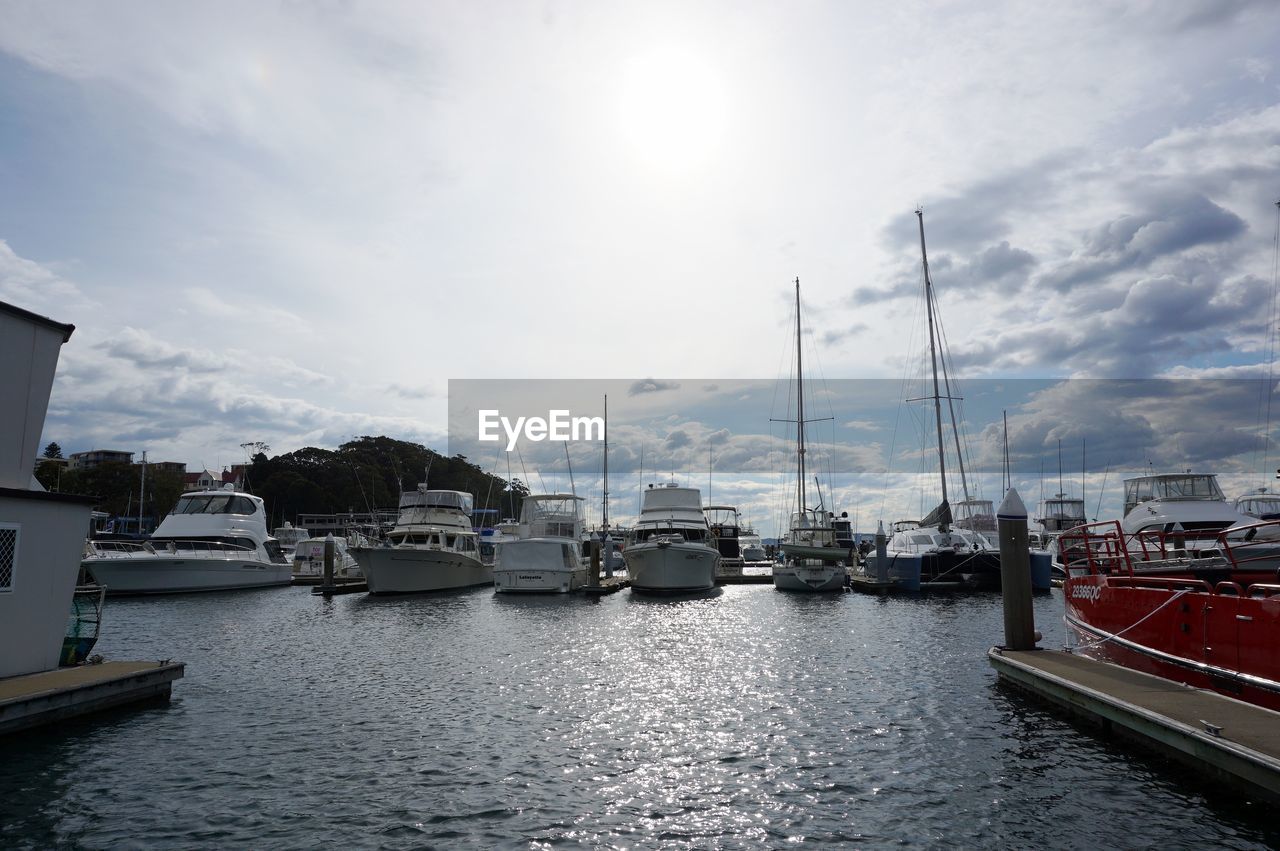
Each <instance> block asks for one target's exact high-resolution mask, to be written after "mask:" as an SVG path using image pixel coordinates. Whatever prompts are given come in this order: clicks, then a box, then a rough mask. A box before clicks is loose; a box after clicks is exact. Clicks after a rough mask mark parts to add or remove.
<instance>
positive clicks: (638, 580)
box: [622, 542, 720, 594]
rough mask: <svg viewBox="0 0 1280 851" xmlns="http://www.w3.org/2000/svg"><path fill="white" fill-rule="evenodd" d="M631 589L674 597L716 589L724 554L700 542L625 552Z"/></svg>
mask: <svg viewBox="0 0 1280 851" xmlns="http://www.w3.org/2000/svg"><path fill="white" fill-rule="evenodd" d="M622 557H623V558H624V559H625V560H626V563H627V575H628V576H630V577H631V590H633V591H639V592H641V593H652V594H673V593H685V592H691V591H708V590H710V589H712V588H714V587H715V584H716V568H717V566H718V564H719V562H720V553H718V552H717V551H716V550H714V549H712V548H711V547H707V546H703V545H701V544H696V543H688V542H684V543H677V542H672V543H647V542H646V543H640V544H632V545H631V546H629V547H627V548H626V549H625V550H623V551H622Z"/></svg>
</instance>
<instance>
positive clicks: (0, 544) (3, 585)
mask: <svg viewBox="0 0 1280 851" xmlns="http://www.w3.org/2000/svg"><path fill="white" fill-rule="evenodd" d="M18 528H19V527H17V526H15V525H13V524H10V523H3V524H0V594H2V593H4V592H6V591H12V590H13V574H14V571H15V570H17V567H18Z"/></svg>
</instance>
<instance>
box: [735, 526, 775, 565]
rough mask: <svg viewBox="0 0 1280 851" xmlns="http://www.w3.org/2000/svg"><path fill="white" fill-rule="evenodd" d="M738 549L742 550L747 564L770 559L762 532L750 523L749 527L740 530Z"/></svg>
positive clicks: (743, 558)
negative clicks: (761, 536) (762, 538)
mask: <svg viewBox="0 0 1280 851" xmlns="http://www.w3.org/2000/svg"><path fill="white" fill-rule="evenodd" d="M738 549H740V550H741V551H742V560H743V561H744V562H746V563H747V564H753V563H758V562H763V561H768V560H769V554H768V552H766V551H765V548H764V541H763V540H761V538H760V533H759V532H757V531H756V530H755V527H754V526H752V525H751V524H749V523H748V524H747V528H745V529H739V530H738Z"/></svg>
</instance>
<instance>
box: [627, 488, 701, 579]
mask: <svg viewBox="0 0 1280 851" xmlns="http://www.w3.org/2000/svg"><path fill="white" fill-rule="evenodd" d="M630 535H631V537H630V539H629V540H628V542H627V544H626V546H625V547H624V548H623V550H622V558H623V560H624V561H625V562H626V565H627V574H628V575H629V576H630V577H631V590H632V591H637V592H640V593H642V594H643V593H659V594H660V593H686V592H694V591H709V590H711V589H712V588H714V587H715V584H716V569H717V567H718V566H719V564H720V552H719V550H717V549H716V547H715V542H714V540H713V539H712V537H711V528H710V526H709V525H708V523H707V518H706V515H704V514H703V513H702V492H701V491H699V490H698V489H697V488H688V487H680V486H679V485H678V484H676V483H675V482H670V483H668V484H667V485H666V486H664V487H654V486H653V485H649V487H648V488H647V489H646V490H645V492H644V501H643V502H642V503H641V506H640V519H639V521H638V522H637V523H636V525H635V526H634V527H633V528H632V530H631V533H630Z"/></svg>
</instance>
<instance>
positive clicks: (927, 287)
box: [916, 209, 947, 532]
mask: <svg viewBox="0 0 1280 851" xmlns="http://www.w3.org/2000/svg"><path fill="white" fill-rule="evenodd" d="M916 218H917V219H919V220H920V258H921V261H922V262H923V263H924V304H925V309H926V310H927V311H928V316H929V360H930V362H931V363H932V365H933V416H934V421H935V423H936V424H937V427H938V476H939V478H941V479H942V501H943V502H946V501H947V462H946V457H945V452H944V451H943V448H942V398H941V395H940V394H939V392H938V350H937V347H936V345H935V344H934V341H933V281H931V280H929V255H928V252H926V251H925V247H924V210H920V209H917V210H916ZM946 526H947V524H946V523H945V522H943V523H941V524H939V527H938V528H939V529H941V530H942V531H943V532H946V531H947V528H946Z"/></svg>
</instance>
